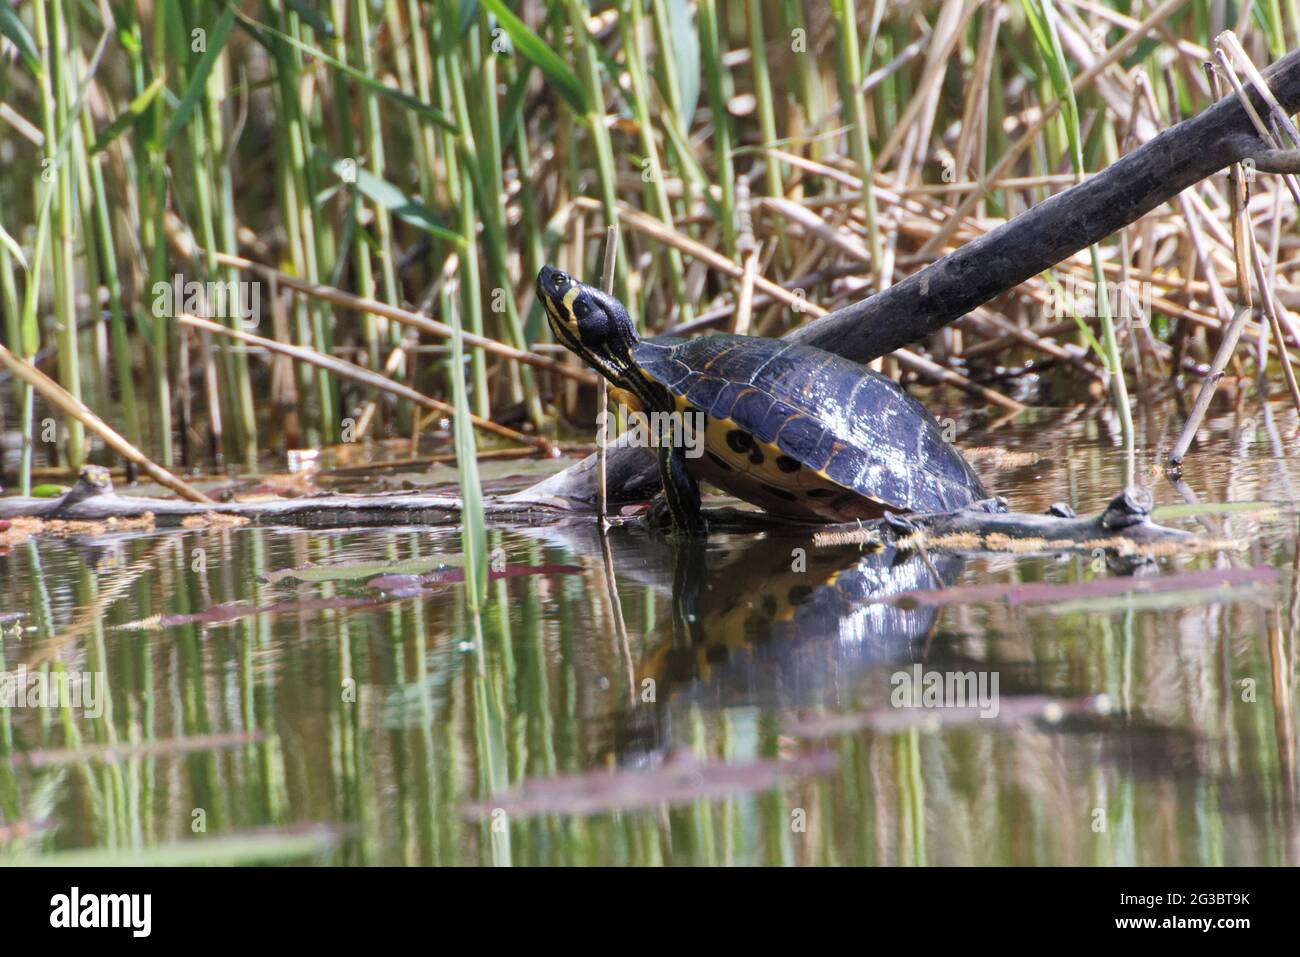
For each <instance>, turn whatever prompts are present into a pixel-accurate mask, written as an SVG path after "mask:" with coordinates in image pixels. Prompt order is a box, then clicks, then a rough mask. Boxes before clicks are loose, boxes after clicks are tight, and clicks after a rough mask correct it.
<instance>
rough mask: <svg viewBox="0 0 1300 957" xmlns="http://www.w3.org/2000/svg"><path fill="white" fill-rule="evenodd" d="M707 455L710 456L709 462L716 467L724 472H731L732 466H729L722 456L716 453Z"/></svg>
mask: <svg viewBox="0 0 1300 957" xmlns="http://www.w3.org/2000/svg"><path fill="white" fill-rule="evenodd" d="M706 454H707V455H708V456H709V461H710V462H712V463H713V464H714V465H716V466H717V467H718V468H720V469H722V471H724V472H730V471H731V466H730V465H728V464H727V461H726V459H724V458H723V457H722V456H721V455H718V454H717V453H716V452H708V453H706Z"/></svg>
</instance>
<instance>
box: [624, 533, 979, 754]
mask: <svg viewBox="0 0 1300 957" xmlns="http://www.w3.org/2000/svg"><path fill="white" fill-rule="evenodd" d="M727 546H728V548H727V551H726V552H725V553H723V554H726V556H727V559H726V561H725V563H724V564H721V565H719V564H718V563H717V559H716V555H717V554H718V553H717V552H712V551H710V550H708V549H707V546H705V545H704V544H703V543H702V542H700V541H698V540H684V541H680V542H678V543H677V545H676V546H675V548H674V577H673V611H674V620H673V623H672V637H671V638H667V637H665V638H664V640H663V641H662V642H661V643H660V644H659V645H658V646H657V647H655V648H653V649H651V650H650V651H649V652H648V654H647V655H646V657H645V658H644V659H643V660H642V661H641V663H640V665H639V666H638V669H637V676H636V682H637V683H636V687H637V688H638V689H644V688H646V687H647V684H646V682H647V681H648V680H651V681H653V682H654V684H653V687H654V699H655V700H654V703H653V704H650V705H646V704H641V705H638V706H637V707H634V708H633V709H632V710H631V711H629V712H628V713H627V714H625V715H623V716H622V720H621V721H620V722H619V723H618V726H617V727H616V728H615V729H614V734H615V751H616V752H617V753H618V754H620V755H621V756H622V757H623V759H624V760H629V759H631V760H635V756H636V755H638V754H646V753H648V752H658V751H660V750H661V749H662V748H663V747H664V746H665V745H666V744H668V743H670V741H671V739H672V737H673V736H672V732H671V725H672V723H673V716H674V715H681V714H682V713H684V712H685V711H686V710H689V709H690V708H691V707H694V706H704V707H706V708H721V707H735V706H745V705H756V706H762V707H764V708H770V707H776V708H801V707H805V706H809V705H813V704H820V705H825V706H827V707H835V706H840V707H851V706H853V705H854V703H855V702H856V701H857V700H858V699H859V697H860V695H861V691H862V684H863V679H864V678H866V677H867V676H868V675H869V673H870V672H871V671H872V670H874V669H877V668H881V667H885V666H892V665H896V664H899V663H909V662H911V661H913V660H916V659H917V658H918V657H919V656H920V654H921V652H922V650H923V648H924V647H925V643H926V640H927V638H928V637H929V636H930V633H931V631H932V629H933V628H934V625H935V621H936V619H937V616H938V608H937V607H936V606H934V605H915V606H908V607H904V606H902V605H894V604H889V603H886V602H883V601H881V599H884V598H888V597H889V596H892V595H896V594H899V593H901V592H906V591H912V590H916V589H933V588H940V587H943V586H945V585H950V584H952V583H953V582H955V581H956V580H957V577H958V576H959V575H960V573H961V568H962V565H963V559H962V558H961V556H959V555H953V554H941V555H934V556H932V557H931V560H930V561H929V562H928V563H927V562H926V561H924V560H922V559H921V557H920V556H918V555H916V554H905V553H901V552H897V551H895V550H894V549H892V548H887V549H884V550H880V551H866V552H864V551H862V550H861V549H860V548H859V547H858V546H856V545H853V546H838V547H832V548H815V547H813V545H812V542H811V540H810V539H809V538H807V537H803V536H764V537H762V538H759V539H755V540H751V541H750V542H748V543H745V544H743V545H742V546H741V547H739V548H737V547H734V543H732V542H728V543H727ZM711 562H712V565H710V563H711ZM677 743H680V742H677Z"/></svg>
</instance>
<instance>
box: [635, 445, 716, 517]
mask: <svg viewBox="0 0 1300 957" xmlns="http://www.w3.org/2000/svg"><path fill="white" fill-rule="evenodd" d="M659 477H660V478H661V479H663V483H664V491H663V495H661V496H659V498H657V499H655V503H654V505H653V506H652V507H651V509H650V515H649V520H650V523H651V524H652V525H655V526H658V527H663V526H665V525H669V524H671V526H672V528H673V530H674V531H676V532H680V533H682V534H684V535H703V534H705V532H707V531H708V529H707V527H706V525H705V522H704V515H703V513H702V511H701V509H700V486H699V483H698V482H696V481H695V476H693V475H691V473H690V472H688V471H687V470H686V455H685V454H684V453H683V451H682V450H681V449H679V448H674V447H672V446H669V445H664V446H660V448H659Z"/></svg>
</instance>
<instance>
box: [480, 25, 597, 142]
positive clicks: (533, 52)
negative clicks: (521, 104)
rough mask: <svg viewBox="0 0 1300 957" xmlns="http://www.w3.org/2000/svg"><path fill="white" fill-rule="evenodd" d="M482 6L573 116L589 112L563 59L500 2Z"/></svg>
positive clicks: (581, 93) (576, 78) (575, 78)
mask: <svg viewBox="0 0 1300 957" xmlns="http://www.w3.org/2000/svg"><path fill="white" fill-rule="evenodd" d="M483 6H485V7H487V8H488V10H490V11H491V12H492V15H493V16H494V17H496V20H497V23H499V24H500V25H501V29H503V30H505V32H506V34H507V35H508V36H509V37H510V40H511V42H512V43H514V45H515V49H517V50H518V51H519V52H520V53H522V54H523V55H524V56H525V57H527V58H528V60H529V61H530V62H531V63H532V64H533V65H534V66H535V67H537V68H538V69H539V70H541V71H542V73H543V74H544V75H545V76H546V79H547V81H548V82H549V83H551V84H552V85H553V86H554V87H555V88H556V89H557V90H558V91H559V93H560V95H561V96H563V97H564V99H565V100H567V101H568V103H569V106H571V107H573V110H574V112H576V113H578V114H581V115H584V116H585V115H586V114H587V112H588V110H589V105H588V103H587V91H586V90H585V89H584V88H583V86H582V83H581V82H579V80H578V76H577V74H575V73H574V72H573V71H572V70H570V69H569V66H568V64H567V63H565V62H564V59H563V58H562V57H561V56H560V55H559V54H558V53H556V52H555V51H554V50H552V49H551V48H550V47H549V46H547V45H546V43H545V42H544V41H543V40H542V38H541V37H539V36H538V35H537V34H536V33H534V32H533V31H532V30H530V29H529V28H528V25H527V24H526V23H524V22H523V21H522V20H520V19H519V18H518V17H517V16H515V15H514V14H513V13H511V12H510V8H509V7H507V6H506V5H505V4H504V3H503V2H502V0H483Z"/></svg>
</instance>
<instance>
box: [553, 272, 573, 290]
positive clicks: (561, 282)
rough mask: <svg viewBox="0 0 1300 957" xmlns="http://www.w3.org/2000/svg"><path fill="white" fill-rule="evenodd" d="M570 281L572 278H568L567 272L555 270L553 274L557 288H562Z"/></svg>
mask: <svg viewBox="0 0 1300 957" xmlns="http://www.w3.org/2000/svg"><path fill="white" fill-rule="evenodd" d="M571 282H573V280H572V279H570V278H569V274H568V273H565V272H557V273H556V274H555V286H556V288H557V289H563V288H564V287H565V286H567V285H568V284H569V283H571Z"/></svg>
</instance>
